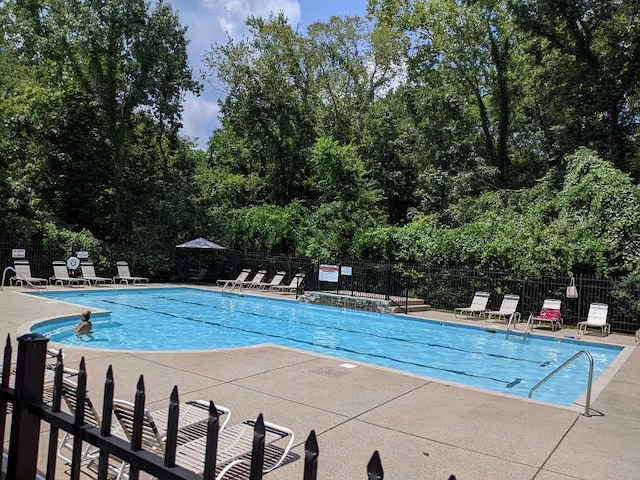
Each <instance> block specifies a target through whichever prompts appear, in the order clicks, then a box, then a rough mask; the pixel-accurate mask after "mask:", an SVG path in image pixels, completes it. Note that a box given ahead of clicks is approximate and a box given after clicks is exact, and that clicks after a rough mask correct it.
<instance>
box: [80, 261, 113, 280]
mask: <svg viewBox="0 0 640 480" xmlns="http://www.w3.org/2000/svg"><path fill="white" fill-rule="evenodd" d="M80 268H82V278H84V279H85V280H87V281H88V282H89V285H91V283H92V282H93V284H94V285H100V284H102V285H106V284H107V283H112V281H113V280H112V279H111V278H106V277H98V276H97V275H96V269H95V267H94V266H93V263H91V262H83V263H81V264H80Z"/></svg>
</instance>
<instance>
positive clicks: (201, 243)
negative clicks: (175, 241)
mask: <svg viewBox="0 0 640 480" xmlns="http://www.w3.org/2000/svg"><path fill="white" fill-rule="evenodd" d="M176 248H190V249H195V250H198V251H199V254H198V270H200V271H202V252H203V251H204V250H213V251H215V250H224V247H223V246H221V245H218V244H217V243H214V242H212V241H210V240H207V239H206V238H202V237H200V238H195V239H193V240H189V241H188V242H184V243H181V244H180V245H176Z"/></svg>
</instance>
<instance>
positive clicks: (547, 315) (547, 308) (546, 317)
mask: <svg viewBox="0 0 640 480" xmlns="http://www.w3.org/2000/svg"><path fill="white" fill-rule="evenodd" d="M561 306H562V302H561V301H560V300H558V299H555V298H547V299H546V300H545V301H544V302H543V304H542V309H541V310H540V313H539V314H538V315H533V314H531V315H529V319H528V320H527V328H526V329H525V332H527V331H529V330H531V329H532V328H533V326H534V323H536V322H537V323H538V325H540V324H542V323H548V324H549V325H551V331H554V330H555V329H556V328H562V313H561V312H560V308H561Z"/></svg>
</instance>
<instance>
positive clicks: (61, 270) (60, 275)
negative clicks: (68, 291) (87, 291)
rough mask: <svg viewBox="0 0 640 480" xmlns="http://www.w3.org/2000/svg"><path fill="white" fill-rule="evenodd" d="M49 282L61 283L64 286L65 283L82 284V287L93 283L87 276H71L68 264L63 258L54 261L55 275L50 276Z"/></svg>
mask: <svg viewBox="0 0 640 480" xmlns="http://www.w3.org/2000/svg"><path fill="white" fill-rule="evenodd" d="M49 282H51V283H52V284H53V285H60V286H61V287H64V286H65V285H80V286H82V287H84V286H85V285H86V284H89V285H91V283H90V282H89V281H88V280H87V279H85V278H82V277H70V276H69V270H68V269H67V264H66V263H65V262H63V261H61V260H56V261H55V262H53V276H52V277H49Z"/></svg>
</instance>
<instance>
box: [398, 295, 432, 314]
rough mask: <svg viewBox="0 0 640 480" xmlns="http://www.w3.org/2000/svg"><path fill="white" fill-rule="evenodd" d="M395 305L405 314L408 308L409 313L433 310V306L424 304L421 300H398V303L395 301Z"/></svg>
mask: <svg viewBox="0 0 640 480" xmlns="http://www.w3.org/2000/svg"><path fill="white" fill-rule="evenodd" d="M393 303H394V305H397V306H398V307H400V308H401V309H402V312H401V313H404V307H405V305H406V306H407V313H408V314H411V313H415V312H425V311H427V310H431V305H429V304H427V303H424V300H422V299H420V298H409V299H407V300H405V299H404V298H403V299H398V301H393Z"/></svg>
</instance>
